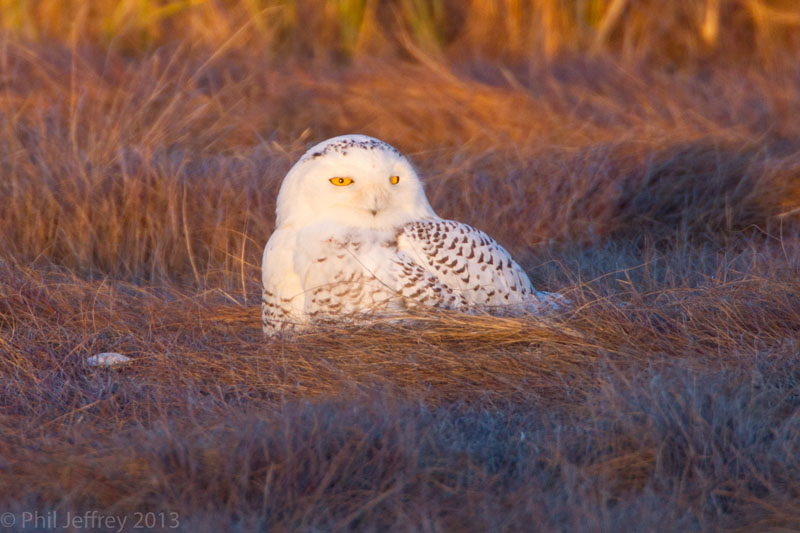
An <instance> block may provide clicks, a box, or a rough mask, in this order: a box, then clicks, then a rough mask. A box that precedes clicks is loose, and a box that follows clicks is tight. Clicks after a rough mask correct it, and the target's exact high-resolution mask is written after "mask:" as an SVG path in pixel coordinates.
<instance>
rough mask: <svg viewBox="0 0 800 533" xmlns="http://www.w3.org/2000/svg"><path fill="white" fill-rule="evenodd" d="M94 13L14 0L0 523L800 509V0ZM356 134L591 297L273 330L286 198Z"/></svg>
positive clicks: (2, 238)
mask: <svg viewBox="0 0 800 533" xmlns="http://www.w3.org/2000/svg"><path fill="white" fill-rule="evenodd" d="M80 5H87V4H83V3H78V2H75V3H70V2H50V1H47V0H45V1H42V2H37V3H23V2H14V1H4V2H0V16H2V25H3V27H5V28H6V29H7V32H6V33H5V34H4V35H3V36H2V38H1V40H0V115H1V116H2V122H1V123H0V124H2V126H0V177H1V178H2V179H0V226H1V227H2V228H3V231H2V233H0V280H2V283H1V284H0V431H1V432H2V434H3V439H0V472H2V475H3V479H4V481H5V483H3V484H2V486H0V501H2V502H3V509H0V511H5V510H8V511H9V512H13V513H14V514H15V516H16V517H18V518H21V516H22V514H21V513H23V512H25V511H29V512H32V511H35V510H38V511H39V512H45V511H47V510H59V511H61V512H62V516H63V513H65V512H66V511H73V512H80V511H85V510H91V509H95V510H99V511H102V512H103V513H104V514H113V515H119V516H128V517H132V516H133V515H132V513H134V512H135V511H144V510H147V511H164V512H170V511H171V512H177V513H179V515H180V523H181V528H182V529H184V530H192V531H197V530H200V531H216V530H230V529H233V528H236V527H238V528H240V529H245V530H249V529H252V528H265V527H269V528H272V529H276V530H289V529H292V530H297V529H299V530H310V529H323V530H329V529H366V530H377V529H387V528H395V529H397V528H404V529H412V530H421V529H430V530H436V529H448V530H456V529H457V530H462V529H466V530H499V529H512V530H514V529H527V528H530V525H531V524H537V525H540V527H541V528H543V529H546V530H550V529H554V530H555V529H558V530H563V529H570V530H586V529H591V530H628V529H643V530H658V529H665V528H666V529H675V530H698V529H705V530H707V529H736V528H739V529H741V530H751V531H752V530H768V529H781V528H783V529H793V528H797V527H799V526H800V514H798V511H797V509H798V506H797V502H798V499H799V498H800V483H798V479H800V463H798V457H800V426H798V400H797V399H798V386H799V385H798V384H799V383H800V381H799V380H800V374H798V370H797V369H798V368H800V360H798V355H799V354H800V350H798V347H799V346H800V327H799V326H798V325H799V324H800V281H799V280H800V276H799V275H798V273H800V239H798V236H799V235H800V227H798V219H799V218H800V212H798V205H799V204H800V157H798V154H800V144H798V139H800V126H799V125H798V122H797V120H796V117H797V116H800V88H799V87H798V85H797V67H796V65H794V64H792V63H791V62H787V61H786V58H787V57H791V54H792V53H796V51H797V44H798V43H797V42H796V36H795V34H794V33H791V32H789V31H788V29H789V28H791V27H792V24H793V20H794V18H793V14H794V13H796V11H797V8H796V7H795V6H794V4H793V3H788V2H787V3H785V4H781V3H780V2H766V1H762V2H756V1H738V2H724V1H719V2H715V1H709V2H674V3H672V4H671V6H672V7H671V8H670V9H668V10H667V9H664V8H663V7H658V6H656V4H655V3H653V4H652V5H651V4H650V3H643V2H642V3H637V7H636V9H634V8H633V3H628V2H618V1H613V2H591V1H587V2H575V3H572V2H546V1H539V2H514V1H511V0H508V1H504V2H483V1H477V0H476V1H473V2H469V3H467V2H463V3H455V2H414V1H408V2H403V1H397V2H390V3H388V4H386V3H380V4H379V3H377V2H371V1H369V0H367V1H365V2H330V3H327V4H326V5H327V6H328V7H327V8H326V9H322V10H317V11H313V10H310V9H309V7H308V6H309V5H310V4H305V3H302V2H282V3H277V2H274V3H273V2H243V3H239V4H237V5H234V4H233V3H231V4H227V3H224V2H175V3H171V2H165V3H158V4H157V3H154V2H119V3H115V4H112V3H110V2H109V3H106V2H94V3H92V9H83V10H82V9H81V8H80V7H79V6H80ZM387 5H388V6H389V7H386V6H387ZM658 5H659V6H663V4H658ZM114 6H116V7H114ZM459 6H460V7H459ZM776 13H782V15H781V16H778V15H776ZM44 15H47V16H44ZM531 20H534V21H535V24H532V23H530V21H531ZM666 34H668V38H667V37H664V36H665V35H666ZM498 35H502V36H503V39H502V40H499V39H497V36H498ZM748 39H749V40H748ZM498 43H501V44H498ZM156 45H157V46H156ZM676 67H678V68H677V70H676ZM345 132H363V133H367V134H371V135H375V136H378V137H380V138H382V139H385V140H386V141H388V142H390V143H392V144H394V145H396V146H397V147H398V148H400V149H402V150H403V151H404V152H406V153H408V154H409V157H410V158H411V159H412V161H413V162H414V163H415V165H416V166H417V167H418V168H419V170H420V173H421V174H422V176H423V179H424V180H425V182H426V189H427V192H428V195H429V197H430V199H431V202H432V204H433V206H434V208H435V209H436V210H437V212H439V213H440V214H441V215H443V216H445V217H449V218H456V219H459V220H463V221H465V222H468V223H471V224H473V225H476V226H478V227H479V228H481V229H484V230H486V231H487V232H488V233H490V234H491V235H493V236H494V237H496V238H497V239H498V240H499V241H500V242H501V243H502V244H503V245H504V246H506V247H507V248H508V249H509V250H510V251H511V252H512V253H513V255H514V256H515V257H517V258H518V259H519V261H520V263H521V264H522V265H523V266H524V267H525V268H526V269H527V270H528V272H529V273H530V275H531V278H532V279H533V281H534V283H535V284H536V285H537V287H539V288H541V289H544V290H560V291H563V292H564V293H565V294H566V296H567V297H568V298H569V299H570V300H571V301H572V302H573V303H574V307H572V308H571V309H569V310H567V311H566V312H565V313H563V314H559V315H556V316H553V317H550V318H547V319H541V318H536V317H531V318H527V319H520V318H514V319H512V318H496V317H488V316H461V315H457V314H448V313H442V314H429V315H420V316H415V317H413V320H409V321H405V322H400V323H376V324H374V325H371V326H369V327H358V328H347V327H328V328H319V329H317V330H314V331H309V332H307V333H304V334H302V335H299V336H297V337H296V338H285V339H277V340H275V339H273V340H265V339H264V338H263V336H262V335H261V331H260V324H259V312H258V300H259V296H260V287H259V283H258V279H259V262H260V253H261V249H262V247H263V245H264V243H265V242H266V240H267V238H268V236H269V234H270V232H271V231H272V228H273V217H274V198H275V194H276V192H277V190H278V187H279V184H280V181H281V179H282V177H283V175H284V174H285V172H286V170H287V169H288V168H289V166H290V165H291V164H292V163H293V162H294V160H295V159H296V158H297V157H298V156H299V155H300V154H301V153H302V152H303V151H304V149H305V148H306V147H307V146H308V145H310V144H311V143H313V142H316V141H319V140H321V139H324V138H326V137H328V136H332V135H336V134H340V133H345ZM104 351H117V352H120V353H123V354H125V355H127V356H129V357H131V358H132V359H133V362H132V363H131V364H129V365H127V366H125V367H122V368H119V369H114V370H103V369H94V368H91V367H88V366H87V365H86V364H85V360H86V358H87V357H88V356H90V355H93V354H96V353H99V352H104ZM18 525H19V524H18Z"/></svg>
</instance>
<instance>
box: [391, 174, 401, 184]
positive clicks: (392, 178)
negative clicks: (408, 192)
mask: <svg viewBox="0 0 800 533" xmlns="http://www.w3.org/2000/svg"><path fill="white" fill-rule="evenodd" d="M398 181H400V176H392V177H391V178H389V183H391V184H392V185H397V182H398Z"/></svg>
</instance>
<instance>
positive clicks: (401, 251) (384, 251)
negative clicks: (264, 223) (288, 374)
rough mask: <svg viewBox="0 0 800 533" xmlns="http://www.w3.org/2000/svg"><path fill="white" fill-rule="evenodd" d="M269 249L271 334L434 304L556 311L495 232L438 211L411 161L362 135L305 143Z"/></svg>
mask: <svg viewBox="0 0 800 533" xmlns="http://www.w3.org/2000/svg"><path fill="white" fill-rule="evenodd" d="M276 215H277V216H276V223H275V232H274V233H273V234H272V236H271V237H270V239H269V242H268V243H267V246H266V247H265V248H264V256H263V261H262V283H263V293H262V304H261V319H262V322H263V328H264V333H265V334H267V335H275V334H277V333H279V332H281V331H284V330H292V329H302V328H303V327H307V326H309V325H312V324H315V323H317V324H318V323H325V322H339V321H343V320H350V321H353V320H364V319H368V318H369V317H373V318H374V317H375V316H376V315H377V316H392V315H398V314H401V313H402V312H403V310H410V309H418V308H425V307H435V308H444V309H455V310H462V311H468V312H474V311H478V310H485V311H489V312H493V311H495V312H497V311H500V312H505V311H506V310H507V309H509V308H515V307H516V308H518V309H519V308H522V309H524V310H527V311H537V310H541V309H542V308H543V307H547V306H550V307H558V304H557V302H559V301H563V299H561V297H559V296H558V295H553V294H550V293H543V292H538V291H535V290H534V288H533V286H532V285H531V282H530V280H529V279H528V276H527V275H526V274H525V271H523V270H522V268H521V267H520V266H519V265H518V264H517V263H516V262H515V261H514V260H513V259H512V258H511V256H510V255H509V254H508V252H506V251H505V249H503V247H502V246H500V245H499V244H498V243H497V242H495V241H494V240H493V239H492V238H491V237H489V236H488V235H486V234H485V233H483V232H482V231H479V230H477V229H475V228H473V227H471V226H468V225H467V224H463V223H461V222H455V221H453V220H444V219H442V218H439V217H438V216H436V213H434V212H433V209H432V208H431V206H430V204H429V203H428V199H427V197H426V196H425V191H424V190H423V188H422V183H421V182H420V180H419V177H417V174H416V172H415V171H414V169H413V168H412V166H411V164H410V163H409V162H408V160H407V159H406V158H405V157H403V155H402V154H401V153H400V152H399V151H397V150H396V149H395V148H393V147H392V146H390V145H388V144H386V143H385V142H383V141H380V140H378V139H374V138H372V137H367V136H365V135H343V136H340V137H334V138H332V139H328V140H327V141H323V142H321V143H319V144H317V145H316V146H314V147H312V148H311V149H309V150H308V151H307V152H306V153H305V154H304V155H303V156H302V157H301V158H300V160H299V161H298V162H297V163H296V164H295V165H294V166H293V167H292V168H291V170H290V171H289V173H288V174H287V175H286V177H285V178H284V180H283V183H282V184H281V188H280V192H279V193H278V200H277V207H276Z"/></svg>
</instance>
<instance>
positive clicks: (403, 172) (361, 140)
mask: <svg viewBox="0 0 800 533" xmlns="http://www.w3.org/2000/svg"><path fill="white" fill-rule="evenodd" d="M276 211H277V226H278V227H286V226H296V227H303V226H308V225H311V224H315V223H318V222H328V221H329V222H330V223H331V224H336V225H337V226H340V227H341V226H351V227H366V228H376V229H388V228H393V227H397V226H399V225H402V224H405V223H407V222H410V221H412V220H419V219H422V218H430V217H435V216H436V215H435V213H434V212H433V209H431V206H430V204H429V203H428V199H427V198H426V196H425V191H424V190H423V188H422V183H421V182H420V180H419V177H418V176H417V173H416V172H415V171H414V169H413V168H412V167H411V164H410V163H409V162H408V160H407V159H406V158H405V157H403V155H402V154H400V152H398V151H397V150H396V149H395V148H393V147H392V146H390V145H388V144H386V143H384V142H383V141H379V140H378V139H374V138H372V137H367V136H366V135H343V136H340V137H334V138H332V139H328V140H327V141H323V142H321V143H320V144H318V145H316V146H314V147H312V148H311V149H309V150H308V151H307V152H306V153H305V155H303V157H301V158H300V160H299V161H298V162H297V163H296V164H295V165H294V166H293V167H292V169H291V170H290V171H289V173H288V174H287V175H286V177H285V178H284V180H283V183H282V184H281V190H280V192H279V194H278V205H277V210H276Z"/></svg>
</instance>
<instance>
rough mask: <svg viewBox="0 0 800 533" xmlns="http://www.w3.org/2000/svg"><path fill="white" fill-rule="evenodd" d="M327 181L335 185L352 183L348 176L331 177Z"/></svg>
mask: <svg viewBox="0 0 800 533" xmlns="http://www.w3.org/2000/svg"><path fill="white" fill-rule="evenodd" d="M328 181H330V182H331V183H333V184H334V185H336V186H337V187H341V186H343V185H350V184H351V183H353V180H351V179H350V178H331V179H329V180H328Z"/></svg>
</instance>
